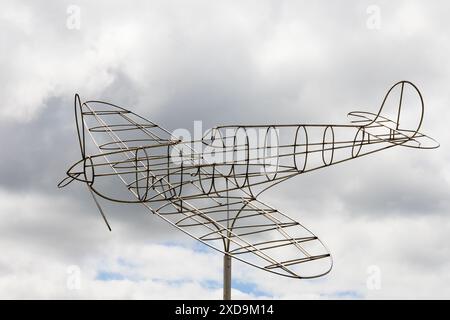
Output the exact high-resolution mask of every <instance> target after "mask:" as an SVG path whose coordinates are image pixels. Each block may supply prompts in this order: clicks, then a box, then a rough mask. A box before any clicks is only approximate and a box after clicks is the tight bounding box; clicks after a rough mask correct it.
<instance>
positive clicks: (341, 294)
mask: <svg viewBox="0 0 450 320" xmlns="http://www.w3.org/2000/svg"><path fill="white" fill-rule="evenodd" d="M331 298H336V299H364V295H363V294H362V293H360V292H358V291H355V290H343V291H336V292H333V293H332V294H331Z"/></svg>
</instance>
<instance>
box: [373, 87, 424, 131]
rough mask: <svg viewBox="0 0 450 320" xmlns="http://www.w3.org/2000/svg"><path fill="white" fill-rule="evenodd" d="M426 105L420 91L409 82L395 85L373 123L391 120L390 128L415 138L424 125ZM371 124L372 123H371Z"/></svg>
mask: <svg viewBox="0 0 450 320" xmlns="http://www.w3.org/2000/svg"><path fill="white" fill-rule="evenodd" d="M424 111H425V105H424V102H423V98H422V94H421V93H420V91H419V89H418V88H417V87H416V86H415V85H414V84H413V83H412V82H409V81H400V82H397V83H396V84H394V85H393V86H392V87H391V88H390V89H389V91H388V92H387V93H386V95H385V97H384V99H383V102H382V104H381V107H380V110H379V111H378V114H377V115H376V117H375V119H374V120H373V121H372V123H374V122H375V121H379V120H384V121H386V120H390V122H391V123H390V125H389V126H390V127H391V125H393V127H392V129H394V130H397V131H403V132H409V133H410V134H411V133H412V136H411V135H410V136H411V138H413V137H414V136H415V135H416V134H417V133H418V132H419V129H420V127H421V125H422V121H423V115H424ZM370 124H371V123H370Z"/></svg>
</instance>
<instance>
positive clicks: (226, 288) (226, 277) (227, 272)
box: [223, 254, 231, 300]
mask: <svg viewBox="0 0 450 320" xmlns="http://www.w3.org/2000/svg"><path fill="white" fill-rule="evenodd" d="M223 300H231V256H230V255H228V254H225V255H224V256H223Z"/></svg>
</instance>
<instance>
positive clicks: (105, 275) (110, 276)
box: [95, 271, 125, 281]
mask: <svg viewBox="0 0 450 320" xmlns="http://www.w3.org/2000/svg"><path fill="white" fill-rule="evenodd" d="M95 280H100V281H114V280H125V276H124V275H123V274H121V273H119V272H109V271H99V272H98V273H97V275H96V276H95Z"/></svg>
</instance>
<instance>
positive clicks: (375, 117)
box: [58, 81, 439, 299]
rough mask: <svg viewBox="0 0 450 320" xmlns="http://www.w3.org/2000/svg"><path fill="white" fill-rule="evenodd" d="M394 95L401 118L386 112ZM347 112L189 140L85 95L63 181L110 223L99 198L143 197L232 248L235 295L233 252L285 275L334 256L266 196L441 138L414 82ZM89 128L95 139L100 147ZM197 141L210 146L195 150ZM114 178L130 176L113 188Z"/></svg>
mask: <svg viewBox="0 0 450 320" xmlns="http://www.w3.org/2000/svg"><path fill="white" fill-rule="evenodd" d="M408 92H409V95H408ZM411 99H415V100H411ZM390 102H393V103H394V108H393V111H394V112H393V117H388V115H387V114H388V113H389V110H388V109H389V108H388V106H389V103H390ZM413 105H415V106H416V115H417V116H416V117H411V116H409V117H408V115H405V114H404V110H405V108H406V107H408V108H410V107H411V106H413ZM391 111H392V110H391ZM391 113H392V112H391ZM348 116H349V118H350V120H351V121H350V124H285V125H276V124H269V125H226V126H218V127H215V128H213V129H211V130H209V131H208V132H207V133H205V134H204V135H203V137H202V138H201V139H200V140H198V141H183V140H182V139H179V138H178V137H175V136H173V135H172V134H171V133H170V132H169V131H167V130H165V129H163V128H162V127H161V126H159V125H157V124H155V123H153V122H151V121H149V120H146V119H145V118H143V117H141V116H139V115H137V114H135V113H133V112H131V111H129V110H126V109H124V108H121V107H119V106H116V105H114V104H111V103H107V102H103V101H86V102H84V103H81V100H80V97H79V95H78V94H77V95H75V121H76V127H77V133H78V140H79V145H80V149H81V159H80V160H79V161H78V162H76V163H75V164H73V165H72V166H71V167H70V168H69V169H68V170H67V177H66V178H65V179H63V180H62V181H61V182H60V183H59V184H58V187H60V188H62V187H65V186H67V185H68V184H70V183H71V182H72V181H75V180H76V181H79V182H82V183H84V184H86V185H87V187H88V189H89V191H90V193H91V194H92V197H93V198H94V201H95V203H96V205H97V207H98V209H99V210H100V213H101V214H102V216H103V218H104V220H105V222H106V224H107V226H108V228H109V223H108V221H107V219H106V217H105V215H104V213H103V210H102V208H101V206H100V204H99V201H98V200H97V197H100V198H103V199H106V200H110V201H113V202H120V203H138V204H142V205H144V206H145V207H146V208H147V209H148V210H150V212H152V213H154V214H156V215H158V216H159V217H161V218H162V219H164V220H165V221H167V222H169V223H170V224H172V225H173V226H175V227H176V228H177V229H179V230H181V231H183V232H184V233H186V234H188V235H190V236H191V237H193V238H195V239H197V240H198V241H201V242H202V243H204V244H205V245H207V246H209V247H211V248H213V249H215V250H218V251H220V252H222V253H224V298H225V299H229V298H230V287H231V257H233V258H235V259H237V260H241V261H243V262H245V263H247V264H250V265H252V266H255V267H257V268H260V269H262V270H265V271H268V272H272V273H275V274H278V275H283V276H287V277H292V278H300V279H305V278H315V277H320V276H323V275H325V274H327V273H328V272H329V271H330V270H331V268H332V265H333V261H332V257H331V255H330V252H329V251H328V249H327V248H326V246H325V245H324V244H323V243H322V241H321V240H320V239H319V238H318V237H317V236H315V235H314V234H313V233H312V232H311V231H309V230H308V229H307V228H306V227H304V226H303V225H302V224H300V223H299V222H297V221H295V220H293V219H291V218H290V217H288V216H287V215H285V214H283V213H281V212H280V211H278V210H277V209H275V208H273V207H271V206H269V205H268V204H266V203H263V202H262V201H260V200H259V199H258V196H259V195H260V194H261V193H262V192H264V191H266V190H267V189H269V188H270V187H273V186H274V185H276V184H278V183H280V182H283V181H285V180H287V179H289V178H292V177H294V176H296V175H299V174H303V173H306V172H311V171H314V170H318V169H321V168H325V167H329V166H331V165H334V164H338V163H342V162H344V161H348V160H351V159H355V158H358V157H362V156H364V155H368V154H372V153H375V152H378V151H381V150H384V149H389V148H392V147H396V146H403V147H409V148H417V149H432V148H437V147H438V146H439V144H438V143H437V142H436V141H435V140H434V139H432V138H430V137H428V136H426V135H425V134H423V133H420V132H419V129H420V127H421V125H422V121H423V116H424V102H423V98H422V95H421V93H420V91H419V89H418V88H417V87H416V86H415V85H414V84H413V83H411V82H409V81H400V82H398V83H396V84H395V85H393V86H392V87H391V88H390V89H389V91H388V92H387V94H386V95H385V97H384V99H383V102H382V104H381V107H380V109H379V111H378V113H371V112H365V111H354V112H350V113H349V114H348ZM261 132H262V134H261ZM86 135H89V136H90V137H91V138H92V141H93V142H94V144H93V145H92V146H91V147H93V151H92V153H91V152H90V151H89V150H88V148H89V146H87V145H86ZM193 144H197V145H200V147H201V149H202V150H194V148H193V147H192V145H193ZM114 179H119V180H121V181H122V183H121V184H116V185H115V187H114V188H113V189H112V188H111V185H112V183H111V182H112V180H114ZM119 185H120V186H119Z"/></svg>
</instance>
